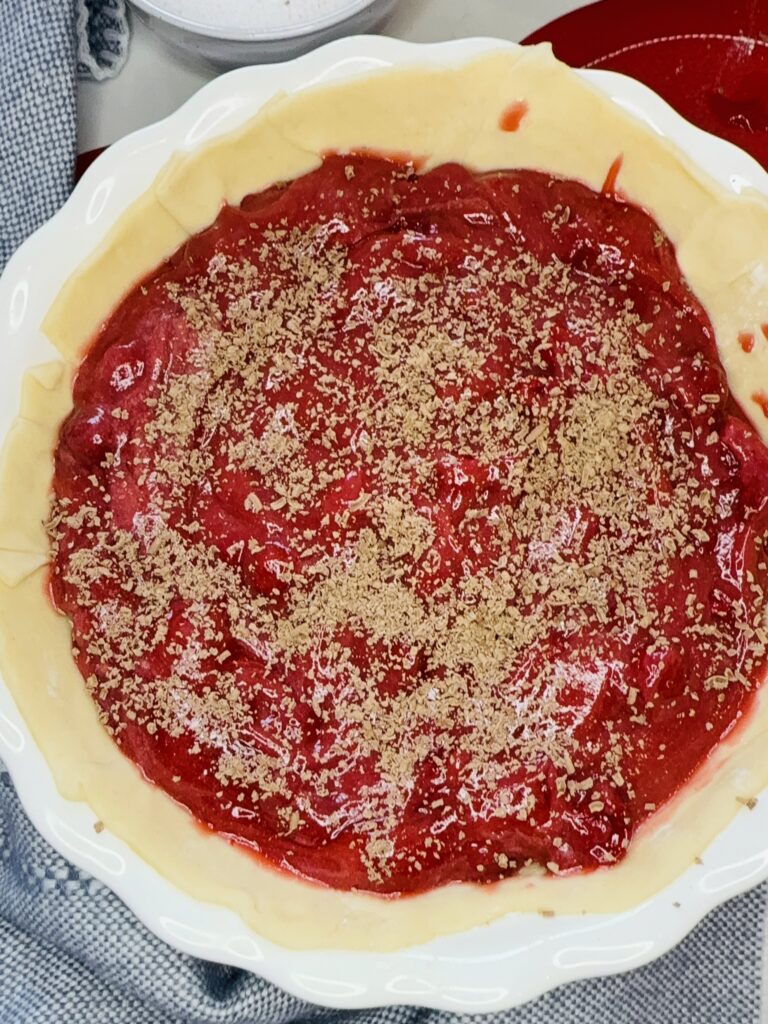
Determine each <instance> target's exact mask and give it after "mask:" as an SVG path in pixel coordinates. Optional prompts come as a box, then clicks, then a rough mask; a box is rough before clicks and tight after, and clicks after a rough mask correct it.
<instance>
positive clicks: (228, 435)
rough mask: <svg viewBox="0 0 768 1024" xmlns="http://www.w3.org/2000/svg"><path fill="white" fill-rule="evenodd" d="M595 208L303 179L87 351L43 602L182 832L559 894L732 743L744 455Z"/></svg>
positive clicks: (124, 309) (694, 324) (618, 848)
mask: <svg viewBox="0 0 768 1024" xmlns="http://www.w3.org/2000/svg"><path fill="white" fill-rule="evenodd" d="M619 170H620V165H619V167H617V173H619ZM614 177H615V176H614ZM615 186H616V182H615V180H614V181H611V183H610V187H606V189H605V190H604V192H602V193H597V192H594V191H592V190H590V189H589V188H587V187H586V186H584V185H582V184H580V183H579V182H576V181H570V180H563V179H558V178H553V177H551V176H548V175H546V174H543V173H537V172H534V171H527V170H526V171H500V172H496V173H490V174H482V175H478V174H475V173H473V172H471V171H470V170H467V169H465V168H462V167H460V166H458V165H444V166H442V167H438V168H436V169H434V170H431V171H429V172H427V173H424V174H419V173H417V171H416V169H415V168H414V167H413V166H412V165H410V164H408V163H407V162H402V161H394V160H387V159H384V158H382V157H378V156H376V155H374V154H369V153H361V154H358V155H351V156H339V155H331V156H328V157H327V158H326V159H325V160H324V162H323V164H322V165H321V166H320V167H319V168H318V169H317V170H315V171H313V172H311V173H310V174H308V175H306V176H304V177H302V178H300V179H298V180H296V181H294V182H291V183H289V184H285V185H279V186H276V187H273V188H271V189H269V190H267V191H266V192H264V193H260V194H258V195H254V196H250V197H248V198H247V199H246V200H245V201H244V202H243V203H242V204H241V205H240V207H238V208H233V207H229V206H226V207H224V208H223V209H222V210H221V212H220V214H219V216H218V218H217V220H216V222H215V223H214V224H213V225H212V226H211V227H210V228H209V229H207V230H206V231H204V232H202V233H200V234H199V235H197V236H195V237H193V238H191V239H190V240H189V241H188V242H187V243H186V244H185V245H184V246H183V247H182V248H181V249H179V251H178V252H177V253H176V254H175V255H174V257H173V258H172V259H171V260H170V261H168V262H167V263H166V264H164V265H163V266H161V267H159V268H158V269H157V270H156V271H155V272H154V273H152V274H151V275H150V276H149V277H148V278H147V279H146V280H144V281H143V282H142V283H141V285H139V286H138V287H136V288H135V289H134V290H133V291H132V292H131V293H130V294H129V295H128V296H127V297H126V298H125V299H124V300H123V302H122V303H121V304H120V306H119V307H118V308H117V309H116V310H115V312H114V313H113V315H112V316H111V317H110V318H109V320H108V321H107V323H106V324H105V325H104V327H103V329H102V331H101V332H100V334H99V336H98V337H97V338H96V339H95V340H94V342H93V344H92V345H91V347H90V349H89V351H88V353H87V355H86V356H85V359H84V361H83V363H82V365H81V367H80V370H79V373H78V376H77V379H76V382H75V387H74V409H73V411H72V413H71V415H70V416H69V417H68V419H67V420H66V421H65V423H64V425H63V426H62V429H61V433H60V437H59V443H58V447H57V450H56V469H55V478H54V500H53V505H52V511H51V516H50V520H49V524H48V528H49V533H50V536H51V540H52V548H53V559H52V568H51V577H50V588H51V594H52V598H53V600H54V603H55V604H56V606H57V608H58V609H59V610H60V611H61V612H62V613H64V614H66V615H67V616H69V618H70V619H71V621H72V625H73V649H74V654H75V658H76V661H77V664H78V666H79V668H80V670H81V672H82V675H83V678H84V680H85V682H86V685H87V687H88V689H89V692H90V693H91V695H92V697H93V699H94V701H95V702H96V703H97V705H98V707H99V710H100V714H101V718H102V721H103V723H104V725H105V727H106V728H107V729H108V730H109V732H110V733H111V734H112V735H113V737H114V740H115V742H116V743H117V744H118V745H119V747H120V749H121V750H122V751H123V752H124V753H125V754H126V755H127V756H128V757H130V758H131V759H132V760H133V761H134V762H135V763H136V764H137V765H138V766H139V767H140V769H141V770H142V772H143V773H144V775H145V776H146V778H147V779H148V780H150V781H151V782H153V783H155V784H157V785H158V786H161V787H162V788H163V789H164V790H165V791H166V792H168V793H169V794H170V795H171V796H172V797H173V798H174V799H175V800H177V801H178V802H180V803H181V804H183V805H185V806H186V807H188V808H189V810H190V811H191V813H192V814H193V815H194V816H195V817H196V818H197V819H198V820H199V821H200V822H201V824H202V825H203V826H205V827H208V828H210V829H213V830H215V831H216V832H218V833H220V834H221V835H223V836H225V837H227V838H228V839H230V840H231V841H232V842H235V843H239V844H243V845H245V846H247V847H248V848H250V849H251V850H253V851H254V853H255V854H256V855H257V856H259V857H261V858H263V859H264V860H265V861H267V862H269V863H271V864H272V865H275V866H277V867H279V868H281V869H284V870H288V871H292V872H294V873H297V874H299V875H301V876H304V877H306V878H309V879H312V880H315V881H318V882H321V883H325V884H327V885H330V886H334V887H337V888H341V889H352V888H354V889H363V890H370V891H374V892H379V893H386V894H395V893H408V892H414V891H419V890H423V889H428V888H431V887H434V886H437V885H441V884H443V883H446V882H449V881H454V880H460V881H473V882H491V881H495V880H498V879H500V878H504V877H506V876H509V875H513V874H515V873H517V872H519V871H520V870H521V869H522V868H523V867H525V866H527V865H530V864H537V865H541V866H542V867H544V868H545V869H546V870H548V871H550V872H552V873H564V872H571V871H582V870H589V869H592V868H595V867H598V866H601V865H607V864H611V863H614V862H616V861H618V860H620V859H621V858H622V857H623V856H624V854H625V852H626V850H627V848H628V846H629V844H630V842H631V840H632V837H633V834H634V833H635V831H636V829H637V828H638V826H639V825H640V824H641V823H642V822H643V821H644V820H645V819H647V818H648V817H649V816H650V815H652V814H653V812H654V811H655V810H656V809H657V808H659V807H660V806H662V805H663V804H664V803H665V802H666V801H668V800H669V799H670V798H671V797H673V796H674V795H675V794H676V793H678V792H679V790H680V789H681V787H682V786H683V785H684V784H685V782H686V781H687V780H688V779H689V778H690V776H691V774H692V773H693V772H694V771H695V770H696V769H697V768H698V767H699V766H700V765H701V764H702V762H703V761H704V760H705V759H706V757H707V755H708V754H709V753H710V751H711V750H712V749H713V747H714V746H715V745H716V744H717V743H719V742H720V741H721V740H722V739H723V738H724V737H726V736H727V735H728V734H729V733H730V732H731V731H732V730H733V729H734V727H735V726H736V725H737V724H738V722H739V720H740V719H741V718H742V717H743V715H744V714H745V713H746V712H747V711H748V710H749V707H750V705H751V703H752V700H753V697H754V693H755V691H756V688H757V685H758V683H759V681H760V680H761V679H762V676H763V674H764V663H765V657H766V644H767V643H768V632H767V631H766V625H767V623H766V615H765V610H764V609H765V600H764V590H765V587H766V575H767V574H768V566H766V558H765V554H764V543H765V540H766V531H767V530H768V450H766V448H765V447H764V446H763V445H762V443H761V442H760V440H759V439H758V437H757V435H756V434H755V432H754V430H753V429H752V428H751V427H750V426H749V425H748V423H747V422H746V421H745V419H744V417H743V416H742V414H741V413H740V411H739V409H738V408H736V407H735V405H734V403H733V402H732V401H731V400H730V397H729V394H728V389H727V384H726V380H725V374H724V371H723V369H722V366H721V365H720V362H719V359H718V355H717V348H716V344H715V340H714V337H713V332H712V329H711V325H710V323H709V320H708V318H707V315H706V313H705V312H704V310H703V309H702V308H701V306H700V305H699V303H698V302H697V301H696V299H695V297H694V296H693V295H692V294H691V292H690V290H689V289H688V287H687V285H686V283H685V281H684V279H683V278H682V276H681V273H680V271H679V268H678V266H677V263H676V260H675V253H674V249H673V247H672V245H671V244H670V242H669V240H668V239H667V238H666V237H665V235H664V234H663V232H662V231H661V230H660V229H659V227H658V225H657V224H656V223H655V222H654V220H653V219H652V217H651V216H650V215H649V214H648V213H646V212H644V211H642V210H641V209H639V208H638V207H635V206H633V205H632V204H630V203H628V202H626V201H624V200H623V199H622V197H621V194H620V191H618V192H617V191H616V188H615Z"/></svg>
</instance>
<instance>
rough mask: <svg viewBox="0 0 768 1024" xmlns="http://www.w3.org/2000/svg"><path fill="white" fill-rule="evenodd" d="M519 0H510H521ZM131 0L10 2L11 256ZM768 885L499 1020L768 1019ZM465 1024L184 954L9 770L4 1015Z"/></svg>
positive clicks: (0, 840)
mask: <svg viewBox="0 0 768 1024" xmlns="http://www.w3.org/2000/svg"><path fill="white" fill-rule="evenodd" d="M510 2H511V0H510ZM123 5H124V0H79V3H76V2H75V0H71V2H70V0H0V133H1V134H0V138H1V139H2V146H0V268H1V267H2V266H3V265H4V264H5V262H6V260H7V259H8V257H9V255H10V254H11V252H12V251H13V249H14V248H15V247H16V246H17V245H18V244H19V242H21V240H22V239H23V238H24V237H25V236H26V235H27V234H29V233H30V232H31V231H32V230H34V228H36V227H37V226H39V225H40V224H41V223H43V222H44V221H45V220H46V219H47V218H48V217H49V216H50V215H51V214H52V213H53V212H54V211H55V210H56V209H57V207H58V206H59V205H60V204H61V203H62V202H63V200H64V199H65V197H66V195H67V194H68V192H69V189H70V188H71V184H72V173H73V168H74V159H75V148H76V118H75V79H76V75H77V74H78V73H80V74H84V75H89V76H90V77H94V78H97V79H100V78H103V77H107V76H109V75H111V74H114V73H115V72H116V71H117V70H119V67H120V65H121V63H122V61H123V60H124V58H125V50H126V46H127V29H126V23H125V11H124V6H123ZM767 903H768V886H763V887H761V888H760V889H758V890H756V891H753V892H752V893H750V894H747V895H746V896H742V897H740V898H738V899H735V900H732V901H731V902H730V903H728V904H727V905H726V906H724V907H721V908H720V909H719V910H717V911H715V912H714V913H712V914H710V915H709V917H708V918H707V919H706V920H705V921H704V922H703V923H702V924H701V925H700V926H699V927H698V928H697V929H696V930H695V931H694V932H693V934H692V935H691V936H690V937H689V938H688V939H687V940H686V941H685V942H683V943H682V944H681V945H680V946H679V947H678V948H677V949H676V950H674V951H673V952H671V953H669V954H668V955H667V956H665V957H663V958H662V959H661V960H659V961H657V962H656V963H654V964H651V965H649V966H648V967H644V968H641V969H639V970H636V971H633V972H632V973H630V974H627V975H621V976H617V977H612V978H605V979H599V980H595V981H588V982H580V983H577V984H573V985H570V986H568V987H566V988H563V989H560V990H558V991H556V992H553V993H550V994H549V995H547V996H544V997H543V998H541V999H539V1000H537V1001H536V1002H534V1003H531V1004H529V1005H528V1006H527V1007H524V1008H522V1009H520V1010H516V1011H511V1012H509V1013H504V1014H499V1015H497V1017H496V1018H494V1024H615V1022H616V1021H621V1022H622V1024H768V1006H762V1007H761V988H762V983H763V982H762V975H763V970H764V965H763V956H764V940H765V935H764V928H765V916H766V904H767ZM342 1017H344V1018H347V1019H349V1021H350V1022H354V1024H369V1022H370V1024H411V1022H413V1024H416V1022H418V1024H462V1022H466V1021H467V1018H462V1017H458V1016H455V1015H450V1014H438V1013H433V1012H430V1011H425V1010H415V1009H409V1008H407V1007H401V1008H395V1009H389V1010H382V1011H365V1012H360V1013H350V1012H345V1013H343V1014H342V1013H333V1012H331V1011H327V1010H320V1009H316V1008H313V1007H311V1006H310V1005H309V1004H307V1003H303V1002H300V1001H299V1000H296V999H293V998H291V997H289V996H287V995H285V994H283V993H282V992H280V991H279V990H278V989H276V988H274V986H272V985H269V984H267V983H266V982H264V981H262V980H261V979H259V978H257V977H255V976H254V975H251V974H249V973H247V972H244V971H239V970H235V969H231V968H227V967H221V966H218V965H214V964H209V963H206V962H205V961H202V960H196V959H194V958H193V957H189V956H186V955H184V954H182V953H178V952H176V951H175V950H173V949H171V948H170V947H168V946H166V945H165V944H164V943H162V942H160V941H159V940H158V939H156V938H155V937H154V936H153V935H152V934H150V933H149V932H148V931H147V930H146V929H145V928H144V927H143V926H142V925H141V924H139V923H138V922H137V921H136V920H135V919H134V917H133V915H132V914H131V913H130V911H129V910H127V908H126V907H125V906H124V905H123V904H122V903H121V902H120V900H118V899H117V897H115V896H114V895H113V894H112V893H111V892H110V891H109V890H108V889H107V888H106V887H105V886H103V885H102V884H101V883H100V882H97V881H95V880H94V879H92V878H90V877H89V876H87V875H86V874H85V873H83V872H82V871H80V870H78V869H77V868H75V867H73V866H72V865H71V864H69V863H68V862H67V861H66V860H65V859H64V858H63V857H61V856H59V855H58V854H57V853H56V852H55V851H54V850H53V849H51V847H49V846H48V845H47V843H46V842H45V841H44V840H43V839H42V838H41V837H40V836H39V835H38V833H37V832H36V831H35V830H34V829H33V828H32V826H31V825H30V823H29V821H28V819H27V818H26V816H25V814H24V812H23V810H22V808H21V806H20V804H19V801H18V799H17V797H16V794H15V792H14V789H13V786H12V784H11V781H10V779H9V777H8V775H7V773H5V772H4V771H0V1024H261V1022H263V1024H281V1022H304V1021H328V1020H334V1021H336V1019H337V1018H339V1019H340V1018H342Z"/></svg>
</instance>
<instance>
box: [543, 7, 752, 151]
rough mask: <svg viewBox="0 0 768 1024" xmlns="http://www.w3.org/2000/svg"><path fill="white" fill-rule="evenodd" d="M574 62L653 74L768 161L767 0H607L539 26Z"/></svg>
mask: <svg viewBox="0 0 768 1024" xmlns="http://www.w3.org/2000/svg"><path fill="white" fill-rule="evenodd" d="M523 42H525V43H541V42H551V43H552V46H553V49H554V52H555V55H556V56H557V57H559V58H560V60H563V61H565V63H566V64H570V65H571V66H572V67H586V68H603V69H606V70H610V71H620V72H622V73H623V74H626V75H631V76H632V77H633V78H637V79H638V80H639V81H641V82H645V84H646V85H649V86H650V87H651V88H652V89H653V90H654V91H655V92H657V93H658V94H659V95H660V96H662V97H663V98H664V99H665V100H667V102H668V103H670V104H671V105H672V106H673V107H675V108H676V109H677V110H678V111H679V112H680V113H681V114H682V115H683V116H684V117H686V118H688V120H689V121H692V122H693V123H694V124H696V125H698V126H699V127H700V128H704V129H705V130H706V131H709V132H712V133H713V134H715V135H719V136H721V137H722V138H724V139H728V141H729V142H733V143H735V144H736V145H737V146H741V148H742V149H745V150H746V151H747V152H748V153H751V154H752V155H753V156H754V157H756V158H757V159H758V160H759V161H760V162H761V163H762V164H763V166H764V167H768V4H766V3H765V0H674V2H669V0H645V2H644V3H635V4H629V3H626V0H600V2H599V3H595V4H590V5H589V6H587V7H583V8H580V9H579V10H577V11H573V12H572V13H571V14H566V15H565V16H564V17H562V18H558V19H557V20H556V21H553V22H551V23H550V24H548V25H545V26H544V27H543V28H540V29H537V30H536V31H535V32H534V33H532V34H531V35H530V36H528V38H527V39H525V40H523Z"/></svg>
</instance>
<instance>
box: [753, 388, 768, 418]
mask: <svg viewBox="0 0 768 1024" xmlns="http://www.w3.org/2000/svg"><path fill="white" fill-rule="evenodd" d="M752 401H753V402H754V403H755V405H757V406H759V407H760V409H761V411H762V413H763V416H765V418H766V419H768V395H767V394H766V393H765V391H756V392H755V393H754V395H752Z"/></svg>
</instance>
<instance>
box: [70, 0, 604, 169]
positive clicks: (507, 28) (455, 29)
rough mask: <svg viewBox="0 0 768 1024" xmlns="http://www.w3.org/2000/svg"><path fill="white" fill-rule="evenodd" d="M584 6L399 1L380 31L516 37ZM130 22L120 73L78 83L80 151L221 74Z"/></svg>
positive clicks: (562, 1)
mask: <svg viewBox="0 0 768 1024" xmlns="http://www.w3.org/2000/svg"><path fill="white" fill-rule="evenodd" d="M582 6H585V5H584V3H583V2H581V0H575V2H574V0H400V2H399V5H398V7H397V8H396V9H395V11H394V13H393V14H392V15H390V17H389V18H388V19H387V21H386V22H385V24H384V26H383V27H382V29H381V31H382V32H383V33H384V34H385V35H390V36H397V37H399V38H400V39H411V40H414V41H415V42H439V41H442V40H444V39H457V38H459V37H461V36H499V37H501V38H503V39H514V40H517V39H523V38H524V37H525V36H527V35H528V33H529V32H533V30H534V29H536V28H539V27H540V26H542V25H546V24H547V23H548V22H550V21H552V20H553V19H554V18H558V17H560V15H562V14H566V13H567V12H568V11H572V10H575V9H576V8H577V7H582ZM132 24H133V38H132V39H131V48H130V52H129V56H128V61H127V63H126V65H125V67H124V68H123V70H122V72H121V73H120V74H119V75H118V76H117V78H114V79H112V80H111V81H107V82H103V83H95V82H81V83H80V86H79V90H78V114H79V117H78V124H79V139H78V148H79V150H80V152H81V153H85V152H87V151H88V150H91V149H96V148H98V147H100V146H107V145H109V143H111V142H114V141H115V140H116V139H119V138H120V137H121V136H123V135H125V134H127V133H128V132H131V131H134V130H135V129H137V128H142V127H144V126H145V125H147V124H150V123H151V122H153V121H157V120H159V119H160V118H161V117H165V115H166V114H170V113H171V111H173V110H175V109H176V108H177V107H178V106H179V105H180V104H181V103H183V102H184V101H185V100H186V99H188V98H189V97H190V96H191V95H192V93H193V92H195V91H196V90H197V89H199V88H200V86H201V85H204V84H205V83H206V82H208V81H210V80H211V79H212V78H214V77H215V76H216V74H217V71H216V70H214V69H213V68H211V67H210V65H208V66H206V65H204V64H202V63H201V64H195V63H192V62H190V61H189V60H188V59H186V58H184V57H182V56H180V55H179V54H177V53H176V52H175V51H172V50H171V49H169V48H168V47H166V46H165V45H164V44H163V43H162V42H161V41H160V40H159V39H158V38H157V37H156V36H155V35H154V34H153V33H152V32H151V31H150V30H149V29H148V28H146V27H145V26H144V25H143V24H142V23H141V22H140V21H139V20H138V18H135V17H134V18H133V20H132Z"/></svg>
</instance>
